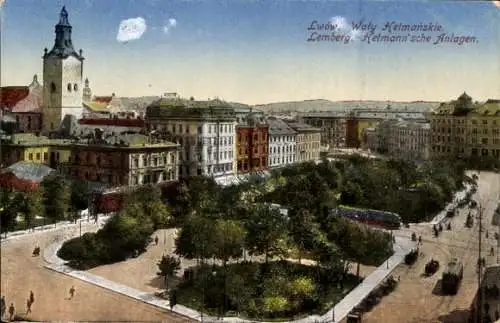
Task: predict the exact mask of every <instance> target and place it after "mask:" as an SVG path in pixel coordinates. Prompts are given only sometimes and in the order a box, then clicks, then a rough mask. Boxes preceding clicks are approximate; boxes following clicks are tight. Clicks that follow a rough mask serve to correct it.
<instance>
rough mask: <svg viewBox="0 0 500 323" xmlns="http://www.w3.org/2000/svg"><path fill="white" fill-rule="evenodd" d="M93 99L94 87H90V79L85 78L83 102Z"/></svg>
mask: <svg viewBox="0 0 500 323" xmlns="http://www.w3.org/2000/svg"><path fill="white" fill-rule="evenodd" d="M90 100H92V89H91V88H90V83H89V79H88V78H86V79H85V87H84V88H83V102H87V101H90Z"/></svg>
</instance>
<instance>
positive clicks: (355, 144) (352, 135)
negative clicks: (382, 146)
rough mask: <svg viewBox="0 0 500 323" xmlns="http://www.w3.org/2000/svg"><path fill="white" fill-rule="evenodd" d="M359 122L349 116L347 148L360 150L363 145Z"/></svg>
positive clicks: (347, 122)
mask: <svg viewBox="0 0 500 323" xmlns="http://www.w3.org/2000/svg"><path fill="white" fill-rule="evenodd" d="M358 127H359V121H358V119H356V118H355V117H353V116H349V117H348V119H347V121H346V138H345V144H346V147H347V148H359V147H360V146H361V143H360V142H359V137H358Z"/></svg>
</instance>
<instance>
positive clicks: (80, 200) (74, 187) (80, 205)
mask: <svg viewBox="0 0 500 323" xmlns="http://www.w3.org/2000/svg"><path fill="white" fill-rule="evenodd" d="M70 191H71V193H70V198H69V203H70V206H71V209H73V210H78V211H82V210H85V209H87V208H88V206H89V194H90V190H89V186H88V184H87V183H86V182H85V181H72V182H71V184H70Z"/></svg>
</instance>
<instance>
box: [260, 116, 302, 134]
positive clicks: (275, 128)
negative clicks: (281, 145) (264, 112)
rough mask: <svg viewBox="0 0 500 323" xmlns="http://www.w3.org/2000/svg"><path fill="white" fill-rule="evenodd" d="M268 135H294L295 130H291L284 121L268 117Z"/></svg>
mask: <svg viewBox="0 0 500 323" xmlns="http://www.w3.org/2000/svg"><path fill="white" fill-rule="evenodd" d="M267 123H268V124H269V135H278V136H279V135H295V134H296V133H297V132H296V131H295V130H293V128H292V127H290V126H289V125H288V124H287V123H286V122H285V121H283V120H281V119H277V118H272V117H271V118H268V119H267Z"/></svg>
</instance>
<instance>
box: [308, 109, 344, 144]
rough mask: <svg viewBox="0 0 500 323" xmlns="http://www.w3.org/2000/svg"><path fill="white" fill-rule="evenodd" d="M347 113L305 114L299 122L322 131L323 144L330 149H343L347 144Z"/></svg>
mask: <svg viewBox="0 0 500 323" xmlns="http://www.w3.org/2000/svg"><path fill="white" fill-rule="evenodd" d="M346 117H347V116H346V112H340V111H332V112H329V113H323V112H316V113H312V112H311V113H305V114H302V115H300V116H299V120H300V121H301V122H303V123H305V124H308V125H310V126H313V127H316V128H318V129H321V144H322V145H328V147H329V148H343V147H345V143H346V124H347V119H346Z"/></svg>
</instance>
